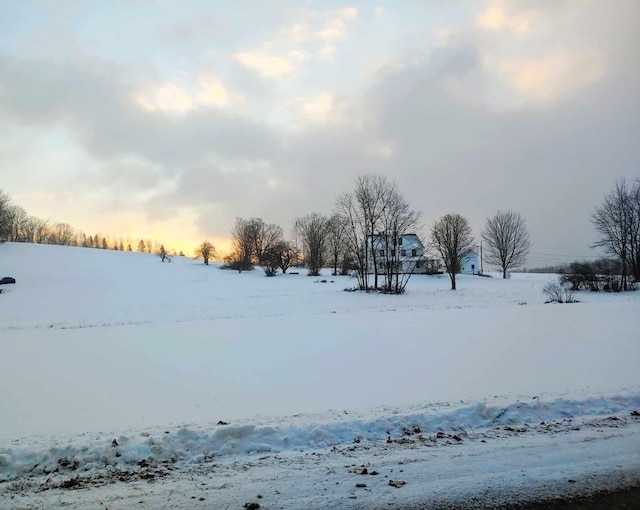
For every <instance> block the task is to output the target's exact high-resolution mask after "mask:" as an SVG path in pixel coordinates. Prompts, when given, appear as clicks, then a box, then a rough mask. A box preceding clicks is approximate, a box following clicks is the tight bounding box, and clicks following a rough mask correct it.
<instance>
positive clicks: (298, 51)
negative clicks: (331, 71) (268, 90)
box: [233, 7, 358, 80]
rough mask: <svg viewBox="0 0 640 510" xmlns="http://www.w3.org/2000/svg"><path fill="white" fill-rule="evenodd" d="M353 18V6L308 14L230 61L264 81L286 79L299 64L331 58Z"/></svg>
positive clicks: (356, 14) (345, 35)
mask: <svg viewBox="0 0 640 510" xmlns="http://www.w3.org/2000/svg"><path fill="white" fill-rule="evenodd" d="M357 16H358V9H357V8H355V7H345V8H342V9H333V10H329V11H322V12H316V11H309V12H307V13H306V15H305V19H304V20H301V21H296V22H295V23H293V24H292V25H290V26H288V27H285V28H283V29H280V30H279V31H277V32H276V33H275V34H274V36H273V37H271V38H269V39H268V40H266V41H264V42H262V43H261V44H260V45H259V46H257V47H255V48H253V49H250V50H246V51H239V52H236V53H235V54H234V55H233V58H234V59H235V60H236V61H238V62H240V63H241V64H242V65H244V66H246V67H247V68H249V69H252V70H254V71H256V72H258V73H259V74H260V75H261V76H263V77H264V78H267V79H274V80H283V79H285V78H290V77H291V76H293V75H294V73H295V72H296V70H298V69H299V67H300V66H301V64H302V63H304V62H309V61H312V60H314V59H318V58H320V59H325V60H326V59H327V58H328V57H332V56H333V55H334V54H335V51H336V44H337V43H340V42H343V41H344V40H345V39H346V38H347V31H348V24H349V23H350V22H352V21H353V20H354V19H356V18H357Z"/></svg>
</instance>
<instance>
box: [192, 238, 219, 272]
mask: <svg viewBox="0 0 640 510" xmlns="http://www.w3.org/2000/svg"><path fill="white" fill-rule="evenodd" d="M215 256H216V248H215V246H213V244H212V243H210V242H209V241H203V242H202V243H201V244H200V246H198V247H197V248H196V258H199V259H203V260H204V263H205V265H207V266H208V265H209V259H210V258H213V257H215Z"/></svg>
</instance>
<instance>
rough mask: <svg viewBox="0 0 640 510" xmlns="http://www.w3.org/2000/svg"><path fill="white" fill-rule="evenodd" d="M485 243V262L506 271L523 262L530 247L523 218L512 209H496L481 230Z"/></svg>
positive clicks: (503, 275) (505, 274)
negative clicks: (494, 213)
mask: <svg viewBox="0 0 640 510" xmlns="http://www.w3.org/2000/svg"><path fill="white" fill-rule="evenodd" d="M482 239H483V241H484V242H485V243H486V250H487V262H488V263H489V264H493V265H495V266H497V267H499V268H500V269H502V278H506V277H507V271H509V270H510V269H513V268H515V267H518V266H521V265H522V264H524V262H525V260H526V259H527V255H528V254H529V249H530V248H531V242H530V241H529V231H528V230H527V225H526V223H525V221H524V218H523V217H522V215H520V213H517V212H514V211H498V212H497V213H496V215H495V216H493V217H492V218H487V222H486V224H485V227H484V231H483V232H482Z"/></svg>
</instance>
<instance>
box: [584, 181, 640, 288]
mask: <svg viewBox="0 0 640 510" xmlns="http://www.w3.org/2000/svg"><path fill="white" fill-rule="evenodd" d="M591 221H592V223H593V225H594V227H595V229H596V231H597V232H598V234H599V236H600V237H599V239H598V240H597V241H596V242H595V243H594V245H593V246H594V247H602V248H604V249H605V250H606V252H607V253H609V254H610V255H613V256H615V257H616V258H617V259H618V260H620V264H621V272H622V274H621V275H620V277H621V288H622V290H629V288H630V285H629V274H632V275H633V276H634V277H635V278H636V281H637V280H638V279H640V183H636V184H635V186H634V187H633V188H632V189H629V187H628V186H627V184H626V182H625V180H624V179H620V180H619V181H617V182H616V186H615V188H614V190H613V191H612V192H611V193H609V194H608V195H607V196H606V197H605V199H604V203H603V204H602V205H601V206H600V207H598V208H596V210H595V212H594V213H593V215H592V217H591Z"/></svg>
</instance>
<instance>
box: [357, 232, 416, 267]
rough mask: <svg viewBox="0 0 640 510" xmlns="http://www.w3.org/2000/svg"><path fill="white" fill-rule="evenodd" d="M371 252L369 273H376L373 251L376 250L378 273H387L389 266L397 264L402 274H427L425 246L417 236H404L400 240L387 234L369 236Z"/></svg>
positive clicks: (368, 245) (368, 248)
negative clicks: (386, 269)
mask: <svg viewBox="0 0 640 510" xmlns="http://www.w3.org/2000/svg"><path fill="white" fill-rule="evenodd" d="M367 250H368V251H369V257H368V259H369V261H368V268H367V269H368V271H369V272H370V273H373V272H374V269H375V268H374V266H373V257H372V255H371V250H375V254H376V263H377V265H378V272H379V273H383V272H385V268H386V267H387V264H396V265H397V266H398V268H399V272H400V273H425V272H427V271H426V267H427V259H426V258H425V253H424V244H422V241H421V240H420V238H419V237H418V235H417V234H404V235H403V236H401V237H399V238H395V239H394V238H392V237H391V236H389V235H386V234H376V235H374V236H369V239H368V241H367Z"/></svg>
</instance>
